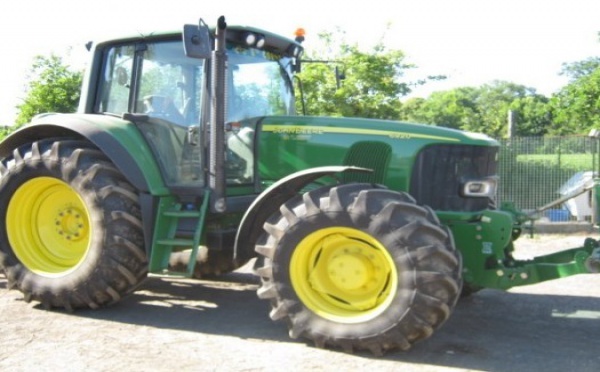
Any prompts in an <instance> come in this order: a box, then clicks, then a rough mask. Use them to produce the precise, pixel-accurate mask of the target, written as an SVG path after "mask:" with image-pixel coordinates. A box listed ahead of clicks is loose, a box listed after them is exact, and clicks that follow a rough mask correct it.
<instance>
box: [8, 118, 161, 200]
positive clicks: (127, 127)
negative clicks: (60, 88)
mask: <svg viewBox="0 0 600 372" xmlns="http://www.w3.org/2000/svg"><path fill="white" fill-rule="evenodd" d="M58 137H71V138H85V139H87V140H88V141H90V142H91V143H93V144H94V145H95V146H96V147H98V148H99V149H100V150H101V151H102V152H103V153H104V154H105V155H106V156H107V157H108V158H109V159H110V160H111V161H112V162H113V163H114V164H115V165H116V166H117V168H118V169H119V170H120V171H121V173H123V175H124V176H125V177H126V178H127V180H128V181H129V182H130V183H131V184H132V185H133V186H134V187H135V188H136V189H138V190H139V191H140V192H143V193H150V194H153V195H165V194H168V189H167V188H166V186H165V184H164V182H163V180H162V178H161V173H160V170H159V168H158V165H157V164H156V162H155V161H154V156H153V155H152V152H151V151H150V148H149V147H148V145H147V144H146V141H145V139H144V138H143V137H142V135H141V133H140V132H139V131H138V130H137V128H136V127H135V125H134V124H133V123H131V122H129V121H126V120H122V119H120V118H117V117H112V116H106V115H91V114H46V115H41V116H38V117H36V118H34V120H33V121H32V122H31V124H29V125H27V126H25V127H22V128H20V129H19V130H17V131H15V132H14V133H12V134H11V135H9V136H8V137H7V138H6V139H4V141H3V142H2V143H0V158H4V157H6V156H9V155H10V154H11V153H12V151H13V150H14V149H15V148H18V147H20V146H22V145H24V144H26V143H29V142H33V141H37V140H42V139H47V138H58Z"/></svg>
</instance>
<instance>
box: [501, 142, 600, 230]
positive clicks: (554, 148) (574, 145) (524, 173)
mask: <svg viewBox="0 0 600 372" xmlns="http://www.w3.org/2000/svg"><path fill="white" fill-rule="evenodd" d="M500 142H501V144H502V146H501V149H500V155H499V157H500V158H499V160H500V165H499V170H498V171H499V172H498V173H499V175H500V185H499V188H498V202H503V201H513V202H515V205H516V207H517V208H520V209H524V210H533V209H536V208H539V207H542V206H544V205H547V204H549V203H551V202H552V201H555V200H557V199H559V198H560V197H561V196H564V195H565V194H566V193H568V192H569V191H572V190H573V189H574V188H576V187H579V185H580V184H581V183H583V182H585V181H586V180H588V179H590V178H592V177H593V175H594V174H597V173H594V172H597V171H598V168H599V160H598V159H599V147H598V146H599V141H598V139H596V138H591V137H583V136H578V137H575V136H572V137H518V138H511V139H502V140H500ZM590 195H591V194H590V193H584V194H582V195H581V196H579V197H576V198H574V199H571V200H570V201H569V202H567V203H563V204H561V205H559V206H555V207H553V208H552V209H549V210H548V211H547V212H546V217H548V218H549V220H550V221H569V220H580V221H581V220H588V219H589V218H590V216H589V214H590V213H591V204H590V199H591V198H590Z"/></svg>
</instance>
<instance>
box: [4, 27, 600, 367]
mask: <svg viewBox="0 0 600 372" xmlns="http://www.w3.org/2000/svg"><path fill="white" fill-rule="evenodd" d="M301 39H302V36H298V37H297V38H296V39H295V40H292V39H288V38H284V37H281V36H278V35H274V34H272V33H269V32H266V31H264V30H260V29H255V28H250V27H238V26H227V24H226V23H225V20H224V18H220V19H219V21H218V23H217V25H216V27H215V28H212V29H211V28H209V27H207V26H206V24H204V22H202V21H200V23H199V25H186V26H185V27H184V29H183V32H172V33H162V34H161V33H153V34H151V35H146V36H136V37H131V38H124V39H119V40H112V41H108V42H103V43H99V44H97V45H94V46H93V53H92V54H93V58H92V62H91V64H90V65H89V67H88V73H87V76H86V79H85V81H84V85H83V92H82V98H81V103H80V107H79V110H78V113H75V114H45V115H40V116H38V117H36V118H35V119H34V120H33V122H32V123H31V124H30V125H28V126H25V127H23V128H21V129H19V130H18V131H16V132H14V133H13V134H12V135H10V136H9V137H7V138H6V139H5V140H4V141H3V142H2V143H1V144H0V158H1V162H0V211H1V212H0V213H2V225H1V227H0V265H1V267H2V268H3V271H4V273H5V275H6V278H7V281H8V285H9V287H10V288H15V289H18V290H19V291H21V292H22V293H23V294H24V298H25V300H26V301H37V302H40V303H41V304H42V305H43V306H44V307H46V308H65V309H67V310H69V311H71V310H74V309H76V308H92V309H96V308H101V307H103V306H107V305H110V304H114V303H116V302H118V301H119V300H120V299H121V298H123V296H126V295H128V294H130V293H132V292H133V291H135V290H136V289H137V288H138V287H139V286H140V284H141V283H142V282H143V281H144V279H145V278H146V277H147V276H148V275H149V274H152V275H165V276H183V277H191V276H194V275H195V273H196V274H197V273H198V272H199V271H200V272H202V273H203V274H204V275H207V274H219V273H224V272H228V271H232V270H234V269H235V268H237V267H239V266H241V265H243V264H245V263H247V262H249V261H250V260H251V259H255V264H254V268H255V273H256V274H257V275H258V277H260V282H261V285H260V288H259V290H258V297H259V298H261V299H264V300H267V301H268V302H269V303H270V306H271V311H270V317H271V318H272V319H273V320H284V321H285V322H286V323H287V325H288V327H289V334H290V336H291V337H292V338H299V337H301V338H305V339H309V340H312V341H313V342H314V344H315V345H316V346H319V347H333V348H340V349H343V350H345V351H350V352H351V351H354V350H370V351H371V352H373V353H375V354H378V355H380V354H382V353H384V352H385V351H387V350H393V349H401V350H406V349H409V348H410V347H411V345H412V344H414V343H415V342H417V341H419V340H422V339H425V338H427V337H429V336H430V335H431V334H432V333H433V332H434V331H435V330H436V329H438V328H439V327H440V326H441V325H442V324H443V323H444V322H445V321H446V320H447V319H448V317H449V316H450V314H451V312H452V309H453V307H454V306H455V304H456V302H457V300H458V299H459V297H460V296H461V294H467V293H470V292H473V291H477V290H479V289H481V288H500V289H506V288H509V287H512V286H517V285H525V284H533V283H538V282H540V281H544V280H549V279H555V278H560V277H564V276H568V275H573V274H579V273H587V272H598V271H599V266H600V264H599V263H600V248H598V244H597V242H596V241H594V240H591V239H588V240H586V242H585V245H584V246H583V247H580V248H575V249H572V250H567V251H563V252H560V253H556V254H553V255H550V256H546V257H539V258H536V259H534V260H530V261H518V260H516V259H515V258H513V256H512V251H513V241H514V239H516V238H517V237H518V235H519V234H520V232H521V229H522V223H523V222H524V218H523V215H522V214H520V213H518V212H517V211H514V210H513V211H511V210H509V209H506V208H505V209H506V210H502V209H497V208H496V207H495V204H494V200H495V193H496V186H497V177H496V172H497V169H496V168H497V164H498V149H499V144H498V142H496V141H495V140H493V139H491V138H488V137H486V136H483V135H478V134H472V133H465V132H461V131H456V130H450V129H445V128H440V127H434V126H425V125H416V124H408V123H399V122H391V121H383V120H367V119H360V118H327V117H308V116H298V115H296V114H295V97H294V89H293V79H294V73H296V72H297V71H299V70H300V68H301V61H302V60H301V55H302V45H301ZM182 254H186V255H187V258H188V259H187V260H184V262H185V265H184V267H183V268H179V270H176V269H177V266H181V265H176V264H173V262H172V258H173V257H174V256H176V255H179V257H181V255H182Z"/></svg>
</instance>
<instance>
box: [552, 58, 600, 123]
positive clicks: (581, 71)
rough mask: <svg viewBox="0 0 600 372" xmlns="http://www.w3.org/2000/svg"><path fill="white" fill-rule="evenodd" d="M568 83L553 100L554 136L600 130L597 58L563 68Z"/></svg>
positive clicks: (599, 81) (599, 70)
mask: <svg viewBox="0 0 600 372" xmlns="http://www.w3.org/2000/svg"><path fill="white" fill-rule="evenodd" d="M563 71H565V73H566V74H568V75H569V76H570V77H571V79H572V80H571V82H570V83H569V84H568V85H567V86H565V87H564V88H562V89H561V90H560V91H559V92H558V93H557V94H555V95H554V96H553V97H552V100H551V106H552V113H553V119H554V120H553V123H552V126H551V127H550V130H549V132H550V133H551V134H555V135H566V134H586V133H588V132H589V131H590V129H593V128H596V129H597V128H600V58H595V59H588V60H585V61H581V62H576V63H573V64H569V65H565V66H564V68H563Z"/></svg>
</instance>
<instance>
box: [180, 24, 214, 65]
mask: <svg viewBox="0 0 600 372" xmlns="http://www.w3.org/2000/svg"><path fill="white" fill-rule="evenodd" d="M183 50H184V51H185V55H186V56H188V57H191V58H201V59H208V58H210V56H211V52H212V48H211V40H210V32H209V30H208V26H207V25H206V23H204V21H203V20H202V19H201V20H200V22H199V24H198V25H197V26H196V25H184V26H183Z"/></svg>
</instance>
